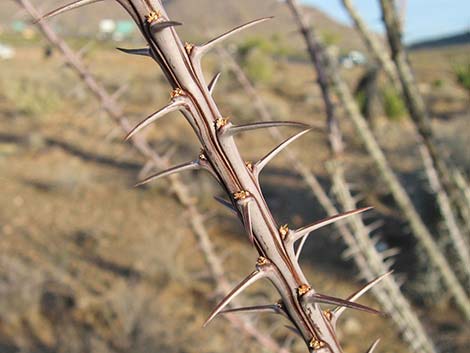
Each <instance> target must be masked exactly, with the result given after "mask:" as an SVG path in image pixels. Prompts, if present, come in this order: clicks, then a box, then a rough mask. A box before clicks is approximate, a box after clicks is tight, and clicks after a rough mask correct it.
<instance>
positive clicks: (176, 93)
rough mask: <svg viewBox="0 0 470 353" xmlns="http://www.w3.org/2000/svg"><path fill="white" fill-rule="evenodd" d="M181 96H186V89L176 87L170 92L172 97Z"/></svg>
mask: <svg viewBox="0 0 470 353" xmlns="http://www.w3.org/2000/svg"><path fill="white" fill-rule="evenodd" d="M181 96H184V91H183V90H182V89H181V88H179V87H178V88H175V89H174V90H173V91H171V93H170V97H171V98H172V99H174V98H176V97H181Z"/></svg>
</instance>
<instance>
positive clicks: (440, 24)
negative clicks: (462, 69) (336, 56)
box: [301, 0, 470, 42]
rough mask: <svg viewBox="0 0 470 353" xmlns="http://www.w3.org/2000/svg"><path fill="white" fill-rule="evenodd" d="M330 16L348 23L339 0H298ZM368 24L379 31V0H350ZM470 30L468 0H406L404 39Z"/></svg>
mask: <svg viewBox="0 0 470 353" xmlns="http://www.w3.org/2000/svg"><path fill="white" fill-rule="evenodd" d="M301 2H303V3H305V4H310V5H313V6H315V7H318V8H320V9H321V10H323V11H324V12H326V13H328V14H329V15H330V16H331V17H333V18H336V19H338V20H340V21H342V22H346V23H349V18H348V16H347V14H346V12H345V10H344V8H343V5H342V2H341V0H301ZM353 3H354V4H355V6H356V8H357V9H358V10H359V11H360V12H361V14H362V17H363V18H364V19H365V20H366V21H367V23H368V24H369V26H370V28H372V29H374V30H376V31H382V30H383V27H382V20H381V17H380V9H379V0H353ZM464 30H470V0H408V1H407V11H406V25H405V41H407V42H413V41H416V40H420V39H425V38H432V37H436V36H443V35H446V34H452V33H455V32H459V31H464Z"/></svg>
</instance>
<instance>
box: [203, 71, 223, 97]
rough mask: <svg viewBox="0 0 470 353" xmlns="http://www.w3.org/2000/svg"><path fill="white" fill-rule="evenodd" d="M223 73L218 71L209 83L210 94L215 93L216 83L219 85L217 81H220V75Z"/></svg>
mask: <svg viewBox="0 0 470 353" xmlns="http://www.w3.org/2000/svg"><path fill="white" fill-rule="evenodd" d="M221 74H222V73H221V72H218V73H217V74H216V75H215V76H214V77H213V78H212V80H211V82H209V85H208V86H207V89H208V90H209V93H210V94H213V93H214V89H215V85H217V82H218V81H219V78H220V75H221Z"/></svg>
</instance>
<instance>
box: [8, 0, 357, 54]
mask: <svg viewBox="0 0 470 353" xmlns="http://www.w3.org/2000/svg"><path fill="white" fill-rule="evenodd" d="M31 1H32V2H33V3H34V4H36V5H37V6H38V7H39V8H40V9H41V11H42V12H46V11H48V10H50V9H52V8H54V7H55V6H57V5H58V4H65V3H67V2H70V0H49V1H41V0H31ZM166 9H167V11H168V13H169V14H170V15H171V16H172V18H174V19H175V20H177V21H181V22H183V23H184V26H182V27H180V28H178V32H179V33H181V34H182V36H183V37H185V38H189V39H197V38H207V35H206V34H205V32H208V31H210V32H211V33H220V32H224V31H226V30H227V29H229V28H231V27H234V26H237V25H239V24H242V23H244V22H246V21H249V20H251V19H255V18H259V17H264V16H275V19H274V20H272V21H269V22H267V23H264V24H262V25H260V26H258V27H257V28H256V29H253V30H248V31H247V32H246V34H245V36H254V35H259V36H267V37H270V36H272V35H273V34H276V35H277V36H278V37H280V38H281V40H285V42H286V43H288V44H290V45H293V46H296V47H299V48H303V42H302V41H301V39H300V38H299V36H298V35H297V32H296V27H295V24H294V22H293V21H292V17H291V15H290V12H289V10H288V9H287V6H286V5H285V4H284V3H283V2H280V1H278V0H169V1H166ZM304 9H305V11H306V12H307V13H308V14H309V15H310V18H311V20H312V22H313V23H315V24H316V27H317V28H318V29H319V32H320V34H322V35H324V36H325V37H326V38H328V39H329V40H330V41H331V42H333V43H334V44H337V45H338V46H340V47H341V48H344V49H353V48H356V49H357V48H359V49H360V48H363V46H362V42H361V40H360V38H359V36H358V35H357V34H356V33H355V31H353V30H351V28H350V27H347V26H345V25H343V24H340V23H338V22H337V21H335V20H333V19H332V18H331V17H329V16H328V15H326V14H325V13H323V12H321V11H319V10H317V9H314V8H311V7H304ZM14 18H16V19H21V18H25V17H24V16H22V14H21V13H18V7H17V6H16V5H15V4H14V2H13V1H5V0H3V1H0V24H1V25H3V26H4V27H5V26H8V24H10V23H11V21H12V19H14ZM103 18H112V19H128V16H127V15H126V14H125V13H124V11H123V10H122V9H121V7H120V6H119V5H118V4H117V3H116V2H114V1H106V2H103V3H97V4H93V5H90V6H87V7H84V8H82V9H79V10H75V11H71V12H70V13H67V14H63V15H61V16H60V18H57V19H54V20H53V21H54V24H55V25H56V27H57V28H61V29H62V31H63V32H64V33H68V34H76V35H90V34H93V32H95V31H96V29H97V28H98V23H99V21H100V20H101V19H103Z"/></svg>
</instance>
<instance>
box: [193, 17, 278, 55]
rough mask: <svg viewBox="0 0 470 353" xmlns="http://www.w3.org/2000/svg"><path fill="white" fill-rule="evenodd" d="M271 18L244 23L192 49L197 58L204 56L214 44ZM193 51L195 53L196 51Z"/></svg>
mask: <svg viewBox="0 0 470 353" xmlns="http://www.w3.org/2000/svg"><path fill="white" fill-rule="evenodd" d="M272 18H273V17H264V18H260V19H257V20H253V21H250V22H248V23H245V24H243V25H241V26H238V27H235V28H233V29H231V30H230V31H228V32H225V33H223V34H221V35H220V36H218V37H216V38H214V39H212V40H210V41H208V42H206V43H205V44H203V45H201V46H197V47H194V48H193V49H196V50H197V55H198V57H201V56H202V55H204V54H205V53H207V51H209V50H210V49H212V48H213V47H214V46H215V45H216V44H218V43H219V42H221V41H223V40H225V39H227V38H228V37H230V36H232V35H234V34H236V33H238V32H240V31H242V30H244V29H247V28H249V27H251V26H254V25H257V24H259V23H262V22H264V21H267V20H270V19H272ZM196 50H195V51H196Z"/></svg>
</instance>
